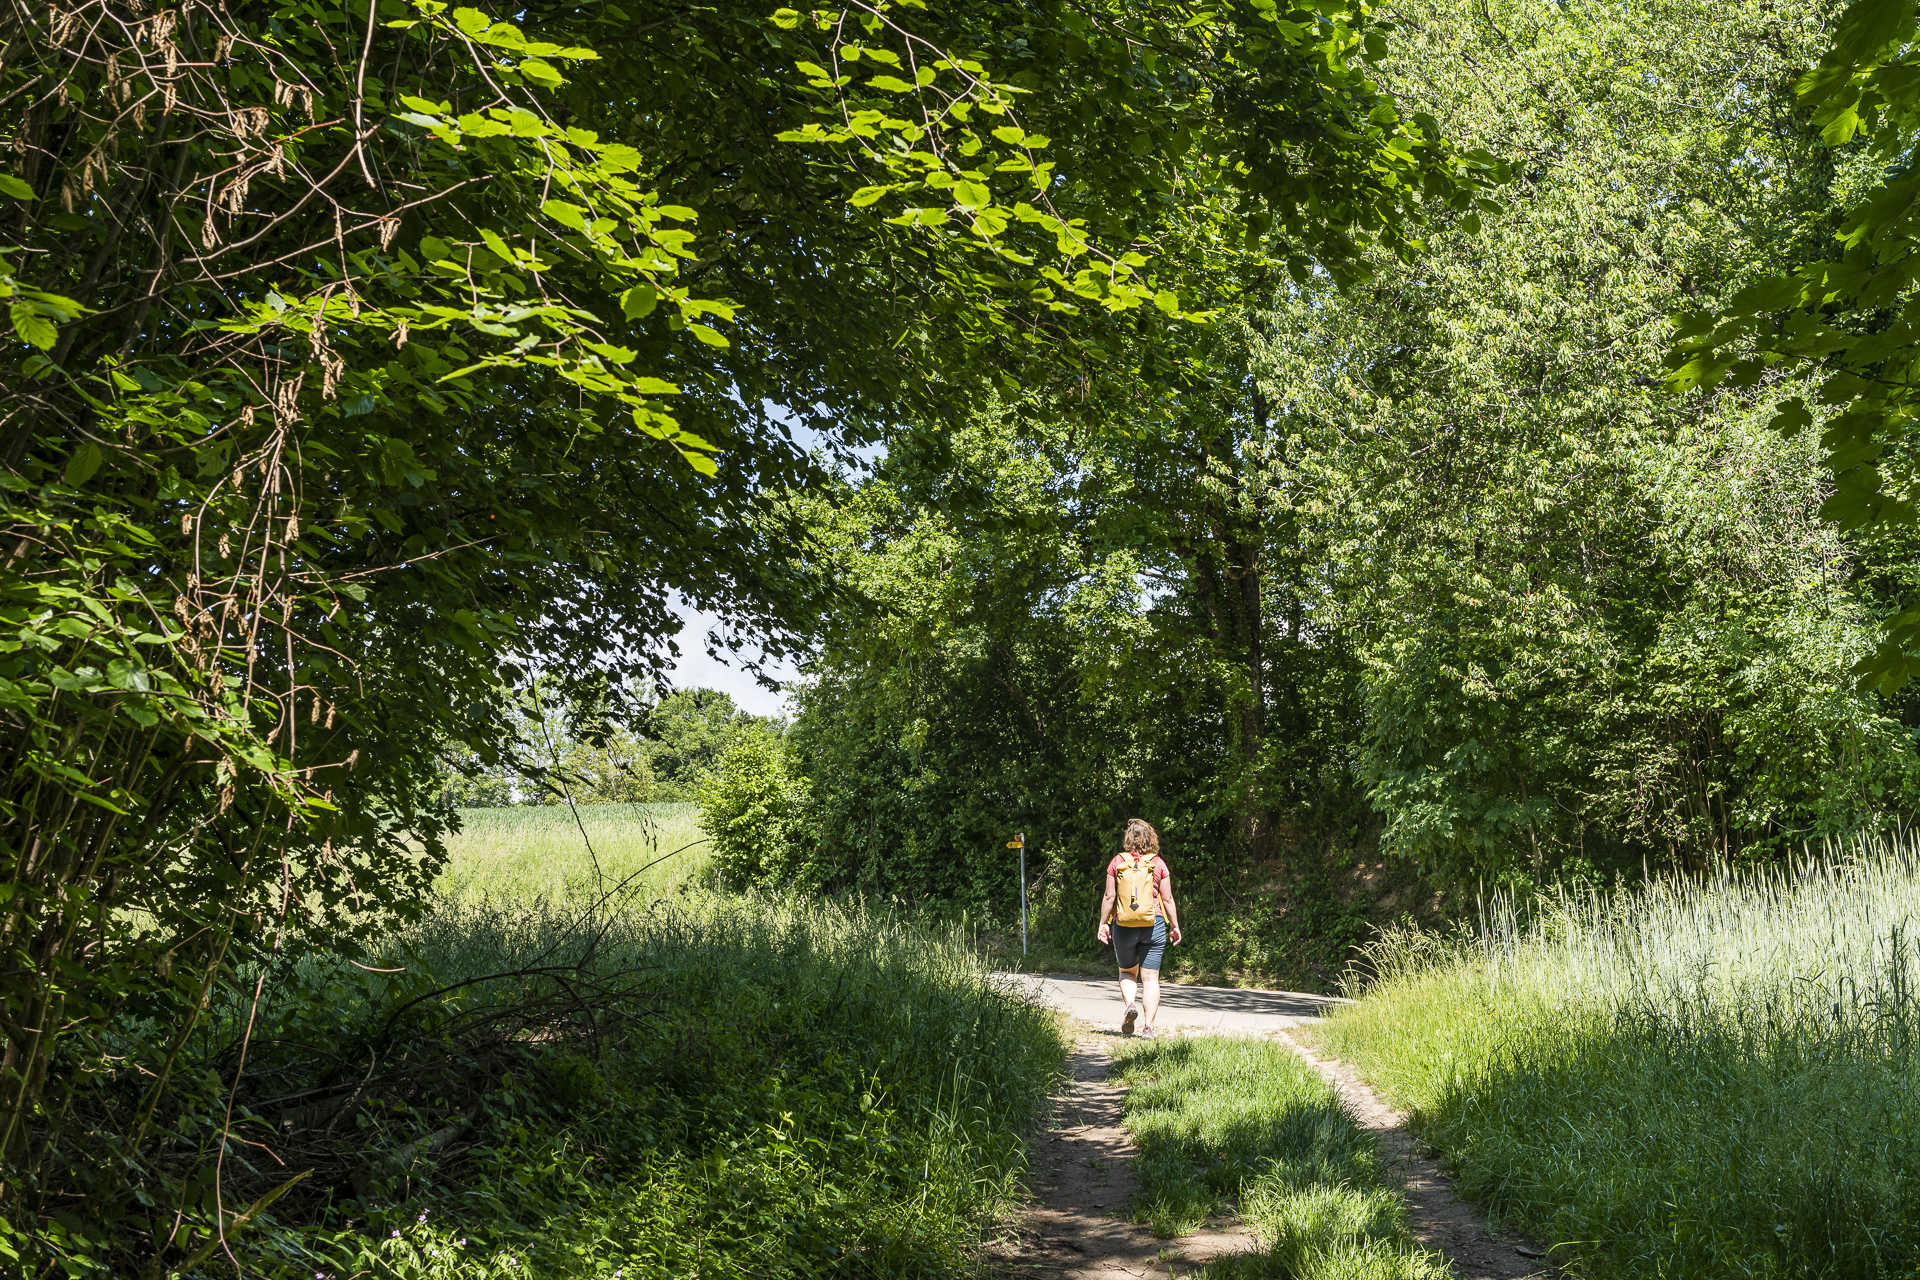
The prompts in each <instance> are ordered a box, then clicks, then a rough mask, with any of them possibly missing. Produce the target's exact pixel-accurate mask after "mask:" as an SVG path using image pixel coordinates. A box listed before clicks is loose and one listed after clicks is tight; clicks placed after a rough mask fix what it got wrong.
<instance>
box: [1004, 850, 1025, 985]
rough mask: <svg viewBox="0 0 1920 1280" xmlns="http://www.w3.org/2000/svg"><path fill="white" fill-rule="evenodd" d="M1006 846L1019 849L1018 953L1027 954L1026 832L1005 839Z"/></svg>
mask: <svg viewBox="0 0 1920 1280" xmlns="http://www.w3.org/2000/svg"><path fill="white" fill-rule="evenodd" d="M1007 848H1009V849H1018V850H1019V851H1020V954H1021V955H1025V954H1027V833H1026V832H1024V831H1022V832H1021V833H1020V834H1018V835H1016V836H1015V837H1014V838H1013V839H1011V840H1009V841H1007Z"/></svg>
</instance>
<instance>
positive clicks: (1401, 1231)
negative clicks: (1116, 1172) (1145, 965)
mask: <svg viewBox="0 0 1920 1280" xmlns="http://www.w3.org/2000/svg"><path fill="white" fill-rule="evenodd" d="M1118 1066H1119V1071H1120V1078H1121V1080H1122V1081H1124V1082H1125V1083H1126V1084H1127V1085H1129V1086H1130V1088H1129V1091H1128V1093H1127V1101H1126V1123H1127V1127H1128V1128H1129V1129H1130V1130H1131V1131H1132V1132H1133V1136H1134V1141H1135V1142H1136V1144H1137V1145H1138V1148H1139V1155H1138V1157H1137V1159H1136V1162H1135V1169H1136V1170H1137V1172H1138V1176H1139V1179H1140V1184H1139V1185H1140V1190H1139V1194H1138V1198H1137V1200H1136V1202H1135V1208H1134V1214H1135V1220H1136V1221H1139V1222H1146V1223H1150V1224H1151V1225H1152V1227H1153V1229H1154V1232H1155V1234H1157V1235H1162V1236H1178V1235H1185V1234H1188V1233H1190V1232H1192V1231H1194V1230H1195V1229H1197V1228H1198V1227H1199V1226H1200V1225H1201V1223H1203V1222H1204V1221H1205V1220H1206V1219H1207V1218H1208V1217H1209V1216H1210V1215H1212V1214H1214V1213H1216V1212H1220V1211H1222V1210H1225V1209H1236V1208H1237V1209H1238V1211H1239V1213H1240V1215H1241V1217H1242V1218H1244V1219H1245V1220H1246V1221H1247V1222H1248V1223H1249V1224H1251V1225H1252V1226H1253V1227H1254V1229H1255V1230H1256V1231H1257V1232H1258V1233H1259V1239H1260V1245H1261V1250H1260V1252H1258V1253H1255V1254H1251V1255H1247V1256H1245V1257H1243V1258H1236V1259H1231V1260H1223V1261H1221V1262H1217V1263H1215V1264H1213V1265H1212V1266H1210V1267H1209V1268H1208V1269H1207V1271H1206V1273H1205V1274H1206V1275H1208V1276H1211V1277H1219V1278H1221V1280H1224V1278H1225V1277H1235V1278H1236V1280H1238V1278H1244V1280H1254V1278H1255V1277H1275V1278H1279V1277H1287V1278H1289V1280H1291V1278H1298V1280H1443V1278H1444V1277H1445V1276H1446V1275H1447V1274H1448V1272H1447V1268H1446V1265H1445V1264H1444V1263H1443V1262H1441V1261H1439V1260H1438V1259H1437V1258H1436V1257H1435V1256H1434V1255H1431V1254H1428V1253H1425V1252H1422V1251H1421V1250H1420V1249H1418V1248H1417V1247H1416V1246H1415V1245H1414V1244H1413V1243H1412V1242H1411V1241H1410V1240H1409V1239H1408V1237H1407V1235H1406V1230H1405V1221H1404V1209H1403V1207H1402V1204H1401V1201H1400V1198H1399V1196H1398V1195H1397V1194H1396V1193H1395V1192H1393V1191H1392V1190H1390V1189H1389V1188H1388V1187H1387V1186H1386V1185H1385V1184H1383V1183H1382V1181H1381V1178H1380V1173H1379V1169H1378V1164H1377V1161H1378V1156H1377V1154H1376V1151H1375V1148H1374V1146H1373V1143H1372V1141H1371V1140H1370V1139H1369V1138H1368V1137H1367V1136H1366V1134H1364V1133H1362V1132H1361V1130H1360V1129H1359V1127H1358V1126H1357V1125H1355V1124H1354V1122H1353V1120H1352V1118H1351V1117H1349V1116H1348V1115H1347V1113H1346V1112H1345V1111H1343V1110H1341V1108H1340V1105H1339V1102H1338V1101H1337V1099H1336V1098H1335V1096H1334V1093H1333V1090H1332V1089H1330V1088H1329V1087H1328V1086H1327V1085H1326V1084H1325V1083H1324V1082H1323V1081H1322V1080H1321V1079H1320V1077H1319V1076H1318V1075H1316V1074H1315V1073H1314V1072H1313V1070H1312V1069H1311V1068H1310V1067H1308V1066H1307V1065H1306V1064H1305V1063H1304V1062H1302V1061H1301V1060H1300V1058H1299V1057H1298V1056H1297V1055H1296V1054H1294V1053H1293V1052H1292V1051H1291V1050H1289V1049H1288V1048H1286V1047H1285V1046H1284V1045H1277V1044H1273V1043H1271V1042H1269V1041H1264V1040H1235V1039H1226V1038H1217V1037H1194V1038H1185V1039H1178V1040H1175V1039H1164V1040H1157V1041H1149V1042H1146V1043H1143V1044H1137V1045H1131V1046H1128V1047H1127V1048H1125V1049H1123V1050H1122V1051H1121V1053H1120V1055H1119V1057H1118Z"/></svg>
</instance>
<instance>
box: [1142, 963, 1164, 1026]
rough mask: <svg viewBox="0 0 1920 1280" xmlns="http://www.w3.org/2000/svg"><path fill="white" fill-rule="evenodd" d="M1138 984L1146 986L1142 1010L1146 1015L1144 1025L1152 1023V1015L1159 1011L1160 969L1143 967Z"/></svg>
mask: <svg viewBox="0 0 1920 1280" xmlns="http://www.w3.org/2000/svg"><path fill="white" fill-rule="evenodd" d="M1140 985H1141V986H1143V987H1145V988H1146V1005H1145V1007H1144V1008H1143V1010H1142V1012H1143V1013H1144V1014H1145V1015H1146V1019H1147V1020H1146V1025H1147V1026H1149V1027H1151V1026H1152V1025H1153V1019H1154V1015H1156V1014H1158V1013H1159V1012H1160V971H1159V970H1158V969H1144V970H1142V971H1141V974H1140Z"/></svg>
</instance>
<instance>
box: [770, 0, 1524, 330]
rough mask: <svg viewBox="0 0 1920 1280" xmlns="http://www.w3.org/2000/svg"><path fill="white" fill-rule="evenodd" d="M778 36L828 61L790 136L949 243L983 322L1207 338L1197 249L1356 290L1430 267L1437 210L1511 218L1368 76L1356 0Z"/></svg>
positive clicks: (1045, 15) (857, 200)
mask: <svg viewBox="0 0 1920 1280" xmlns="http://www.w3.org/2000/svg"><path fill="white" fill-rule="evenodd" d="M773 22H774V23H775V25H777V26H778V27H780V28H781V29H783V30H786V31H792V32H796V33H797V34H799V35H801V36H808V35H811V36H812V37H814V38H815V39H816V40H824V42H825V57H824V59H823V61H819V62H816V61H810V60H800V61H797V62H796V63H795V66H796V67H797V69H798V70H799V71H800V72H801V74H802V75H803V76H805V77H806V84H807V86H808V88H809V89H810V90H811V91H812V93H813V95H814V98H815V100H814V102H813V104H812V106H813V112H814V114H815V115H816V117H817V118H816V119H814V120H812V121H809V122H808V123H806V124H803V125H802V126H800V127H799V128H797V129H792V130H788V131H786V132H783V133H781V134H780V135H779V136H780V138H781V139H782V140H785V141H790V142H794V143H799V144H803V145H807V146H809V147H812V148H815V149H817V150H818V151H819V152H820V153H821V154H822V155H823V156H824V157H825V159H824V160H823V161H822V163H823V164H825V165H827V166H829V167H831V168H832V169H835V170H838V171H841V172H845V173H848V174H853V175H858V179H859V180H860V181H861V183H862V185H860V186H859V187H858V189H856V190H854V191H853V192H852V193H851V194H850V195H849V196H848V198H847V203H848V205H849V206H851V208H852V209H854V210H867V211H869V216H871V217H875V218H880V219H882V220H884V222H885V224H886V225H888V226H891V227H897V228H904V229H908V230H910V231H912V232H914V233H916V235H917V236H919V237H921V238H922V239H924V240H925V241H926V242H928V243H929V244H931V245H933V246H937V248H936V250H935V252H937V253H938V254H939V256H940V259H941V263H940V269H941V270H942V271H944V272H946V273H949V274H953V275H955V276H956V278H957V279H958V280H959V281H961V282H962V283H963V284H964V285H965V286H967V288H966V289H965V293H966V294H967V295H969V301H970V303H971V306H970V310H971V311H972V312H973V313H974V315H975V316H977V317H978V318H977V319H975V320H974V323H976V324H980V325H983V326H985V325H993V324H998V325H1004V326H1010V327H1014V328H1024V331H1025V332H1027V333H1029V334H1044V335H1046V336H1047V337H1048V338H1049V339H1050V340H1056V339H1059V338H1062V337H1065V338H1067V339H1068V340H1069V341H1071V339H1072V336H1073V334H1072V331H1071V330H1062V329H1061V328H1060V327H1058V326H1050V325H1047V324H1045V323H1044V321H1045V319H1046V317H1047V315H1048V313H1064V314H1067V315H1072V314H1076V313H1077V312H1078V311H1079V310H1080V308H1081V307H1083V306H1085V305H1088V304H1091V305H1094V306H1096V307H1099V308H1103V309H1105V310H1106V311H1108V312H1126V311H1130V310H1133V309H1135V308H1140V307H1143V306H1152V307H1154V308H1156V309H1157V310H1159V311H1160V312H1162V313H1164V314H1165V315H1166V316H1168V317H1171V318H1174V319H1178V320H1204V319H1205V318H1206V317H1207V315H1208V314H1210V313H1208V312H1204V311H1194V310H1190V309H1188V308H1189V307H1191V306H1192V305H1193V304H1194V300H1195V297H1196V294H1197V293H1200V292H1204V290H1201V289H1198V288H1197V287H1196V286H1197V282H1198V279H1199V278H1200V277H1202V276H1204V275H1205V274H1206V267H1207V265H1208V264H1207V263H1206V262H1204V261H1191V260H1189V259H1191V258H1192V257H1193V255H1192V254H1191V253H1185V254H1183V253H1182V252H1181V251H1180V248H1181V245H1182V243H1184V244H1185V245H1186V246H1189V247H1190V246H1191V245H1192V244H1194V243H1199V244H1203V245H1209V246H1211V245H1215V244H1218V245H1221V246H1222V247H1227V246H1230V247H1232V248H1234V249H1240V248H1251V249H1254V250H1256V251H1259V252H1261V253H1264V254H1267V255H1271V256H1272V257H1275V258H1278V259H1280V260H1281V261H1284V262H1285V264H1286V267H1287V269H1288V270H1289V271H1290V272H1291V274H1292V275H1293V277H1294V279H1295V280H1296V281H1302V282H1304V281H1305V280H1306V279H1307V278H1308V276H1309V274H1310V273H1311V272H1312V271H1313V270H1314V269H1315V268H1316V267H1318V268H1321V269H1324V270H1325V271H1326V272H1328V273H1329V274H1330V275H1331V276H1332V277H1333V278H1334V279H1335V280H1336V281H1338V282H1340V283H1343V284H1345V283H1349V282H1352V281H1354V280H1358V279H1362V278H1364V277H1365V276H1366V275H1367V273H1368V268H1367V265H1366V262H1365V260H1364V259H1363V257H1362V256H1361V250H1362V248H1363V247H1364V246H1365V245H1366V244H1368V243H1371V242H1376V241H1377V242H1379V243H1382V244H1384V245H1386V246H1387V247H1389V248H1391V249H1392V250H1394V251H1395V252H1397V253H1399V254H1401V255H1403V256H1406V255H1410V254H1411V253H1412V252H1413V251H1414V250H1416V249H1417V248H1418V247H1419V246H1420V241H1419V239H1418V233H1419V230H1420V229H1421V227H1423V226H1424V225H1425V222H1426V219H1427V218H1428V216H1430V214H1431V211H1432V210H1433V209H1436V208H1438V209H1445V210H1449V211H1451V216H1455V217H1459V216H1464V217H1465V218H1466V219H1467V220H1468V222H1469V223H1470V224H1471V225H1474V226H1477V225H1478V213H1477V212H1475V210H1476V208H1478V207H1482V206H1484V207H1485V208H1488V209H1491V208H1495V207H1497V206H1495V205H1494V204H1493V203H1492V202H1491V201H1490V200H1488V199H1486V197H1485V190H1486V188H1487V187H1489V186H1490V185H1492V184H1493V183H1494V182H1496V181H1499V180H1501V179H1502V178H1503V177H1504V167H1503V166H1502V165H1500V164H1499V163H1498V162H1497V161H1495V160H1494V159H1493V158H1492V157H1491V156H1489V155H1487V154H1485V153H1484V152H1473V153H1463V152H1461V151H1459V150H1458V149H1457V148H1455V147H1453V146H1451V145H1450V144H1449V143H1448V142H1447V141H1446V140H1445V139H1444V138H1443V137H1442V135H1441V132H1440V129H1439V126H1438V124H1437V123H1436V122H1435V121H1434V120H1433V118H1432V117H1431V116H1428V115H1426V114H1424V113H1417V114H1416V115H1414V116H1413V117H1412V118H1410V119H1409V118H1406V117H1404V116H1403V115H1402V114H1401V112H1400V110H1399V109H1398V108H1397V107H1396V106H1395V105H1394V104H1393V103H1392V101H1391V100H1390V99H1389V98H1388V97H1387V96H1386V95H1385V94H1384V93H1383V92H1382V91H1381V90H1380V88H1379V86H1378V85H1377V84H1376V83H1375V82H1374V81H1373V80H1371V79H1370V78H1369V77H1368V75H1367V72H1366V70H1365V68H1364V66H1363V65H1362V63H1363V62H1364V61H1366V60H1368V59H1372V58H1377V57H1380V56H1382V55H1384V53H1385V52H1386V41H1385V33H1387V32H1389V31H1390V30H1391V29H1392V28H1391V26H1390V24H1387V23H1384V22H1380V21H1377V20H1375V19H1374V18H1373V16H1372V13H1371V11H1370V9H1369V8H1368V6H1367V5H1365V4H1364V3H1357V2H1356V3H1352V4H1348V3H1338V2H1335V3H1319V4H1313V5H1303V6H1301V7H1298V8H1290V9H1289V8H1283V7H1282V6H1280V5H1278V4H1277V3H1276V2H1275V0H1251V2H1250V3H1240V4H1225V5H1216V6H1200V5H1186V4H1147V5H1141V4H1125V5H1122V4H1102V3H1093V4H1048V5H1039V6H1030V5H1020V6H1015V5H1008V4H999V3H963V4H943V3H940V2H939V0H872V2H871V3H869V2H868V0H855V2H854V3H852V4H850V5H847V6H844V7H839V8H822V9H815V10H812V11H810V12H806V13H802V12H800V11H798V10H794V9H781V10H779V11H777V12H776V13H775V14H774V15H773ZM922 28H924V29H925V30H928V31H937V32H939V33H940V35H939V37H938V38H937V39H933V38H929V37H928V36H926V35H924V34H922ZM961 49H977V50H980V51H981V53H980V57H981V58H983V59H986V60H987V61H986V63H984V64H983V62H982V61H980V60H976V59H975V58H972V57H966V56H962V55H961V54H960V53H959V52H956V50H961ZM988 51H991V52H988ZM1001 61H1004V62H1005V64H1006V65H1008V66H1011V67H1013V68H1016V70H1015V71H1013V73H1012V74H1010V75H1007V76H1006V77H1005V78H1002V79H996V78H994V74H993V72H992V71H991V70H990V69H989V66H990V64H995V63H997V62H1001ZM1202 256H1210V255H1202ZM1183 299H1184V301H1183Z"/></svg>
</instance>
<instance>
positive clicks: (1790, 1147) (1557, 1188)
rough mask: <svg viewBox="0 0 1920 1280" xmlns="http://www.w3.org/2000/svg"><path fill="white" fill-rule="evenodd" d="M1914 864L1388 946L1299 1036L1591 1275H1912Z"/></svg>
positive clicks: (1561, 908) (1672, 896) (1820, 871)
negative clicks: (1357, 986)
mask: <svg viewBox="0 0 1920 1280" xmlns="http://www.w3.org/2000/svg"><path fill="white" fill-rule="evenodd" d="M1916 919H1920V861H1917V860H1916V858H1915V854H1914V850H1913V849H1912V848H1911V847H1907V848H1895V849H1888V848H1881V849H1878V850H1875V851H1872V852H1870V853H1869V854H1867V855H1865V856H1862V857H1861V858H1858V859H1855V860H1852V861H1848V862H1845V863H1838V864H1831V865H1809V866H1803V867H1800V868H1797V869H1795V870H1793V871H1791V872H1767V873H1761V874H1750V875H1734V874H1725V873H1723V874H1720V875H1717V876H1715V877H1712V878H1709V879H1706V880H1702V881H1695V882H1680V883H1665V884H1655V885H1651V886H1649V887H1647V888H1645V889H1643V890H1640V891H1636V892H1633V893H1628V894H1624V895H1621V896H1619V897H1617V898H1615V899H1612V900H1596V899H1587V900H1582V901H1576V900H1563V901H1560V902H1557V903H1554V904H1551V905H1549V906H1547V907H1545V908H1542V909H1540V910H1538V911H1537V912H1535V913H1534V914H1533V915H1531V917H1524V916H1522V915H1521V914H1519V913H1517V912H1516V911H1515V910H1514V908H1513V907H1512V905H1511V904H1508V905H1504V906H1501V907H1498V908H1496V909H1495V910H1493V911H1492V912H1491V913H1490V914H1489V917H1488V919H1487V921H1486V923H1485V926H1484V927H1483V928H1482V929H1481V930H1480V931H1479V932H1478V933H1477V934H1476V935H1474V936H1471V937H1462V938H1456V939H1452V940H1446V941H1442V940H1437V939H1434V938H1432V937H1422V936H1419V935H1411V934H1409V935H1402V936H1399V937H1396V938H1391V939H1389V940H1387V941H1386V942H1385V943H1383V944H1382V945H1381V946H1380V947H1379V948H1377V949H1376V953H1375V957H1374V958H1375V961H1376V963H1377V965H1378V967H1379V977H1378V979H1377V980H1376V981H1375V982H1374V984H1373V985H1372V986H1371V988H1370V989H1369V990H1368V991H1367V992H1366V994H1365V997H1364V999H1362V1000H1361V1001H1360V1002H1359V1003H1358V1004H1356V1005H1352V1006H1348V1007H1346V1008H1343V1009H1341V1010H1340V1011H1338V1012H1337V1013H1335V1014H1334V1015H1333V1016H1332V1017H1331V1018H1330V1019H1329V1020H1328V1021H1327V1022H1326V1023H1325V1024H1324V1028H1323V1030H1322V1032H1321V1033H1320V1037H1319V1039H1320V1042H1321V1043H1322V1044H1323V1045H1324V1046H1325V1047H1326V1048H1327V1049H1328V1050H1330V1051H1331V1052H1334V1053H1337V1054H1338V1055H1339V1056H1341V1057H1342V1058H1344V1059H1346V1060H1347V1061H1348V1062H1350V1063H1352V1064H1354V1065H1355V1066H1356V1067H1357V1068H1358V1069H1360V1070H1361V1071H1362V1072H1363V1073H1364V1074H1366V1075H1367V1076H1368V1077H1369V1078H1370V1079H1371V1080H1372V1081H1373V1082H1374V1083H1375V1084H1376V1085H1377V1086H1379V1087H1380V1088H1382V1089H1383V1090H1384V1091H1385V1092H1386V1093H1387V1094H1388V1095H1389V1096H1390V1097H1391V1098H1392V1099H1393V1100H1394V1101H1395V1102H1396V1103H1397V1104H1399V1105H1400V1106H1402V1107H1404V1108H1407V1109H1408V1110H1410V1111H1411V1113H1412V1115H1413V1118H1414V1124H1415V1126H1416V1128H1417V1129H1418V1131H1419V1132H1420V1133H1421V1135H1422V1136H1423V1137H1424V1138H1425V1139H1426V1140H1427V1141H1429V1142H1431V1143H1433V1144H1434V1145H1436V1146H1438V1147H1439V1148H1440V1149H1441V1150H1443V1151H1444V1152H1445V1153H1446V1155H1447V1157H1448V1160H1449V1161H1450V1163H1451V1164H1452V1166H1453V1167H1454V1168H1455V1169H1456V1170H1457V1171H1458V1173H1459V1175H1460V1179H1461V1186H1462V1189H1463V1191H1464V1192H1465V1193H1466V1194H1468V1195H1470V1196H1472V1197H1473V1198H1474V1199H1476V1200H1479V1201H1480V1202H1482V1203H1483V1204H1485V1205H1486V1206H1487V1208H1488V1209H1489V1210H1490V1211H1491V1212H1492V1213H1493V1214H1494V1215H1496V1216H1497V1217H1499V1218H1502V1219H1506V1220H1508V1221H1511V1222H1514V1223H1515V1224H1517V1225H1521V1226H1524V1227H1526V1228H1528V1229H1529V1230H1531V1231H1532V1232H1533V1233H1535V1234H1537V1235H1539V1236H1540V1237H1542V1238H1543V1239H1545V1240H1547V1241H1549V1242H1554V1246H1555V1257H1556V1259H1557V1260H1560V1261H1562V1262H1570V1263H1572V1264H1574V1265H1575V1266H1577V1267H1578V1269H1579V1270H1581V1271H1582V1272H1583V1273H1584V1274H1587V1275H1589V1276H1593V1277H1596V1278H1602V1277H1615V1276H1618V1277H1627V1276H1648V1275H1659V1276H1667V1277H1675V1278H1676V1280H1682V1278H1687V1277H1709V1276H1712V1277H1721V1276H1732V1275H1743V1276H1745V1275H1753V1276H1784V1275H1804V1276H1862V1277H1866V1276H1888V1275H1896V1274H1897V1275H1912V1274H1913V1273H1914V1271H1915V1269H1916V1266H1920V1089H1917V1088H1916V1085H1920V1057H1916V1048H1920V1016H1917V1015H1916V1006H1915V1001H1914V992H1915V989H1916V988H1915V981H1916V978H1917V977H1920V958H1917V957H1916V955H1915V950H1914V945H1913V939H1912V933H1913V929H1914V923H1913V922H1914V921H1915V920H1916Z"/></svg>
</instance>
